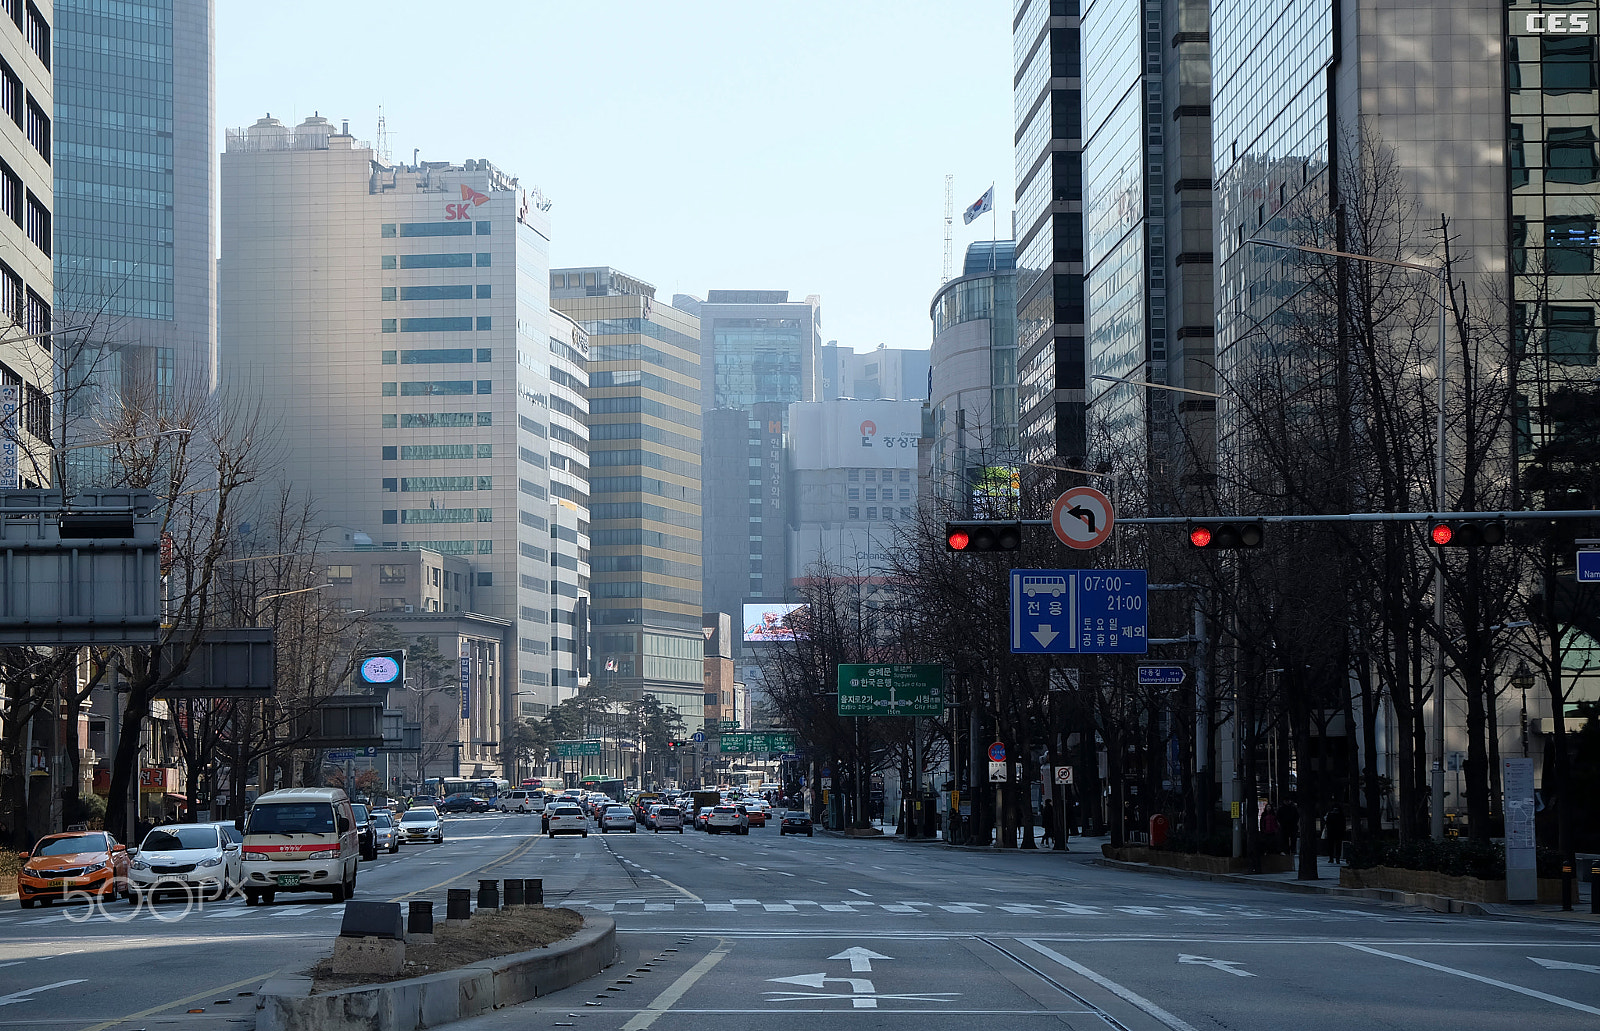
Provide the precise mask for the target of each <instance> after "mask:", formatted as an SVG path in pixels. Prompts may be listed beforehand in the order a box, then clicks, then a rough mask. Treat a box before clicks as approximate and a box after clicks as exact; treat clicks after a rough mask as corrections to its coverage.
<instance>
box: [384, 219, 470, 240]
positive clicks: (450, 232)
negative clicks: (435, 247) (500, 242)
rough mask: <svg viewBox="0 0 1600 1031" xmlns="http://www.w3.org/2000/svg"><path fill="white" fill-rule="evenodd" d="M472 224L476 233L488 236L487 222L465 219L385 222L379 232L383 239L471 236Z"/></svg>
mask: <svg viewBox="0 0 1600 1031" xmlns="http://www.w3.org/2000/svg"><path fill="white" fill-rule="evenodd" d="M473 226H477V227H478V228H477V234H478V235H479V236H488V235H489V234H490V229H489V226H490V223H489V222H473V221H470V220H465V219H463V220H459V221H455V222H401V223H398V224H396V223H394V222H385V223H383V228H382V229H381V230H380V233H381V234H382V236H383V237H384V239H389V238H391V237H394V236H399V237H402V238H404V237H407V236H471V235H472V234H473V228H472V227H473Z"/></svg>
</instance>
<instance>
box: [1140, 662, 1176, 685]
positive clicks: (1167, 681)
mask: <svg viewBox="0 0 1600 1031" xmlns="http://www.w3.org/2000/svg"><path fill="white" fill-rule="evenodd" d="M1181 683H1183V667H1182V666H1140V667H1139V686H1140V687H1177V686H1178V685H1179V684H1181Z"/></svg>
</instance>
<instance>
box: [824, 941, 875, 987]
mask: <svg viewBox="0 0 1600 1031" xmlns="http://www.w3.org/2000/svg"><path fill="white" fill-rule="evenodd" d="M828 958H829V959H848V960H849V961H850V971H851V973H860V972H861V971H863V970H871V969H872V961H873V960H875V959H893V958H894V957H893V956H880V955H879V954H878V953H876V952H873V951H872V950H871V949H863V948H862V947H861V946H859V945H856V946H852V947H851V948H848V949H845V950H844V951H843V952H841V953H839V954H838V955H837V956H829V957H828ZM817 987H819V988H820V987H821V985H818V986H817Z"/></svg>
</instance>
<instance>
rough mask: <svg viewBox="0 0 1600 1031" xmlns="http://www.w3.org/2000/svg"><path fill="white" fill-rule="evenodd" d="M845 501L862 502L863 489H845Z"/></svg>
mask: <svg viewBox="0 0 1600 1031" xmlns="http://www.w3.org/2000/svg"><path fill="white" fill-rule="evenodd" d="M845 500H846V501H860V500H861V488H860V487H846V488H845Z"/></svg>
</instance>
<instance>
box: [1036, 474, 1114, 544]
mask: <svg viewBox="0 0 1600 1031" xmlns="http://www.w3.org/2000/svg"><path fill="white" fill-rule="evenodd" d="M1115 521H1116V513H1115V512H1113V511H1112V509H1111V499H1110V498H1108V497H1106V496H1105V495H1104V494H1102V493H1100V492H1099V491H1097V490H1095V489H1094V488H1093V487H1069V488H1068V489H1067V490H1065V491H1063V492H1062V494H1061V496H1060V497H1059V498H1056V505H1055V508H1054V509H1053V510H1052V511H1051V513H1050V525H1051V526H1052V527H1054V529H1055V531H1056V536H1057V537H1059V538H1060V539H1061V543H1062V544H1065V545H1066V546H1067V547H1069V548H1077V549H1078V550H1079V551H1088V550H1089V549H1090V548H1097V547H1099V546H1100V545H1102V544H1104V543H1105V541H1106V538H1107V537H1110V536H1111V525H1112V523H1114V522H1115Z"/></svg>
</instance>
